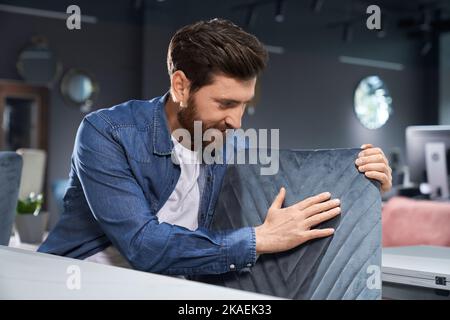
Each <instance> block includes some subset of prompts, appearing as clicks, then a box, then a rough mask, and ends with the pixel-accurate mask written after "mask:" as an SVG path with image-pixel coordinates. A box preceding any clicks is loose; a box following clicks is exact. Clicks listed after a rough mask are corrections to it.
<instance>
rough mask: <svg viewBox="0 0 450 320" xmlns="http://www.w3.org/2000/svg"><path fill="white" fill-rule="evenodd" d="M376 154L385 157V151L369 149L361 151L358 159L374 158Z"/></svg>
mask: <svg viewBox="0 0 450 320" xmlns="http://www.w3.org/2000/svg"><path fill="white" fill-rule="evenodd" d="M375 154H382V155H383V156H385V154H384V152H383V150H381V149H380V148H369V149H366V150H363V151H361V152H360V153H359V154H358V157H367V156H373V155H375Z"/></svg>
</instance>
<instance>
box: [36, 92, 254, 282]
mask: <svg viewBox="0 0 450 320" xmlns="http://www.w3.org/2000/svg"><path fill="white" fill-rule="evenodd" d="M167 96H168V94H166V95H164V96H162V97H157V98H154V99H152V100H150V101H138V100H131V101H128V102H125V103H123V104H120V105H117V106H114V107H112V108H109V109H100V110H97V111H95V112H92V113H90V114H89V115H87V116H86V117H85V118H84V119H83V121H82V123H81V124H80V127H79V129H78V132H77V135H76V140H75V146H74V151H73V154H72V159H71V170H70V176H69V179H70V182H69V186H68V188H67V190H66V193H65V196H64V212H63V213H62V215H61V218H60V220H59V221H58V223H57V225H56V226H55V228H54V229H53V230H52V231H51V232H50V234H49V236H48V238H47V239H46V240H45V242H44V243H43V244H42V245H41V246H40V248H39V249H38V251H39V252H46V253H51V254H55V255H61V256H67V257H72V258H76V259H84V258H86V257H89V256H91V255H93V254H95V253H97V252H99V251H102V250H104V249H105V248H106V247H108V246H110V245H111V244H113V245H114V246H115V247H116V248H117V249H118V250H119V251H120V253H121V254H122V255H123V256H124V258H125V259H126V260H127V261H128V262H129V263H130V264H131V265H132V266H133V268H135V269H137V270H142V271H148V272H155V273H162V274H173V275H197V274H218V273H224V272H228V271H237V270H240V269H244V268H247V267H251V266H253V265H254V263H255V261H256V240H255V231H254V228H252V227H245V228H241V229H236V230H228V231H212V230H210V225H211V222H212V218H213V215H214V207H215V204H216V202H217V198H218V195H219V192H220V188H221V184H222V181H223V177H224V175H225V171H226V165H225V164H211V165H204V170H202V172H203V178H204V179H203V181H202V182H201V185H202V193H201V201H200V209H199V214H198V217H199V221H198V226H199V227H198V229H197V230H196V231H190V230H188V229H186V228H184V227H181V226H177V225H171V224H168V223H165V222H163V223H159V221H158V218H157V216H156V213H157V212H158V210H159V209H161V207H162V206H163V205H164V203H165V202H166V200H167V199H168V198H169V196H170V194H171V193H172V191H173V190H174V189H175V185H176V183H177V181H178V178H179V176H180V167H179V166H178V165H176V164H174V163H173V162H172V160H171V152H172V148H173V143H172V141H171V138H170V132H169V128H168V123H167V119H166V114H165V109H164V104H165V101H166V99H167Z"/></svg>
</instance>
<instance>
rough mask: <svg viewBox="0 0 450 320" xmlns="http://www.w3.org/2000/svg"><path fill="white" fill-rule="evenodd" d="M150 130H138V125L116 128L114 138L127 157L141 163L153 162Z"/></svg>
mask: <svg viewBox="0 0 450 320" xmlns="http://www.w3.org/2000/svg"><path fill="white" fill-rule="evenodd" d="M150 134H151V133H150V130H148V128H144V129H141V128H138V127H137V126H136V125H122V126H116V127H115V128H114V130H113V136H114V138H115V139H116V140H117V141H118V142H119V144H121V145H122V147H123V148H124V151H125V153H126V154H127V157H129V158H131V159H133V160H134V161H137V162H140V163H150V162H152V158H153V157H152V148H151V141H152V140H151V136H150Z"/></svg>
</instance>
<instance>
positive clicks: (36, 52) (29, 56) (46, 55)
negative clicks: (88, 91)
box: [16, 36, 62, 86]
mask: <svg viewBox="0 0 450 320" xmlns="http://www.w3.org/2000/svg"><path fill="white" fill-rule="evenodd" d="M16 66H17V72H18V73H19V74H20V76H21V77H22V78H23V79H24V80H25V81H26V82H28V83H32V84H37V85H43V86H51V85H52V84H53V82H54V80H55V79H56V78H57V77H58V76H59V74H60V72H61V69H62V67H61V63H60V62H58V60H57V59H56V57H55V55H54V53H53V52H52V51H51V50H50V49H49V47H48V41H47V39H46V38H45V37H42V36H35V37H33V39H32V40H31V45H29V46H27V47H26V48H25V49H24V50H22V51H21V52H20V54H19V57H18V60H17V65H16Z"/></svg>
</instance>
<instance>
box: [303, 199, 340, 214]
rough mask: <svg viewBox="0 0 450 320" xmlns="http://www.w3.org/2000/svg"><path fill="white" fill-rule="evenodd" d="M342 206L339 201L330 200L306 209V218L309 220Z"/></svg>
mask: <svg viewBox="0 0 450 320" xmlns="http://www.w3.org/2000/svg"><path fill="white" fill-rule="evenodd" d="M340 204H341V201H340V200H339V199H333V200H328V201H326V202H322V203H316V204H314V205H312V206H310V207H308V208H306V209H304V210H303V211H304V214H305V217H306V218H309V217H311V216H313V215H315V214H318V213H321V212H324V211H328V210H331V209H333V208H336V207H338V206H339V205H340Z"/></svg>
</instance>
